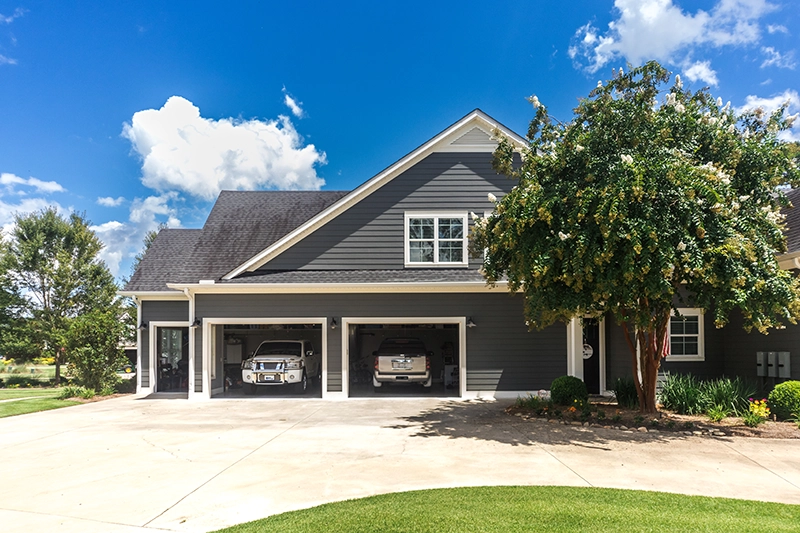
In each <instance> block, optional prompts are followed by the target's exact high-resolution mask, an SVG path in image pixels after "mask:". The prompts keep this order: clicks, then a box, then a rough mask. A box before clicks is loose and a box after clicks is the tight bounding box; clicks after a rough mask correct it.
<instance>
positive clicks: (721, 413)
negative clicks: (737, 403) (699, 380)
mask: <svg viewBox="0 0 800 533" xmlns="http://www.w3.org/2000/svg"><path fill="white" fill-rule="evenodd" d="M729 414H730V410H729V409H728V408H727V407H725V406H723V405H714V406H712V407H711V408H710V409H708V418H709V420H711V421H712V422H719V421H720V420H722V419H723V418H725V417H726V416H728V415H729Z"/></svg>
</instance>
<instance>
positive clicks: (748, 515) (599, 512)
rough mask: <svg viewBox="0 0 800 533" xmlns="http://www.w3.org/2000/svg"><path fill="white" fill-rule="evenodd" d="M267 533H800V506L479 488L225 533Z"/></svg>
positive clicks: (286, 517)
mask: <svg viewBox="0 0 800 533" xmlns="http://www.w3.org/2000/svg"><path fill="white" fill-rule="evenodd" d="M687 482H688V481H687ZM746 496H747V494H742V497H746ZM267 531H280V532H281V533H301V532H303V533H305V532H307V533H319V532H322V531H324V532H325V533H339V532H341V533H372V532H381V533H455V532H459V533H462V532H463V533H467V532H469V533H495V532H497V533H515V532H526V533H527V532H531V531H537V532H538V531H542V532H544V531H546V532H551V531H563V532H582V531H585V532H587V533H599V532H616V531H625V532H631V531H633V532H645V531H648V532H652V531H669V532H671V533H675V532H683V531H686V532H689V531H691V532H695V531H707V532H714V533H719V532H736V533H740V532H745V531H746V532H748V533H756V532H765V533H767V532H770V533H774V532H780V531H800V505H783V504H777V503H763V502H755V501H748V500H732V499H725V498H706V497H700V496H681V495H677V494H666V493H661V492H645V491H632V490H616V489H595V488H576V487H477V488H459V489H437V490H426V491H416V492H403V493H396V494H386V495H382V496H374V497H371V498H364V499H360V500H349V501H345V502H339V503H331V504H326V505H321V506H319V507H314V508H312V509H306V510H303V511H295V512H291V513H284V514H280V515H275V516H272V517H269V518H265V519H263V520H257V521H255V522H249V523H247V524H240V525H238V526H234V527H231V528H228V529H222V530H220V532H226V533H255V532H267Z"/></svg>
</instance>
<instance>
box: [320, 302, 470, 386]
mask: <svg viewBox="0 0 800 533" xmlns="http://www.w3.org/2000/svg"><path fill="white" fill-rule="evenodd" d="M351 324H354V325H359V324H458V396H459V398H463V397H464V391H465V390H466V387H467V317H465V316H461V317H458V316H448V317H436V316H429V317H342V392H341V393H332V394H331V396H333V395H334V394H335V395H337V396H341V397H344V398H349V397H350V372H349V369H350V343H349V339H348V331H349V327H348V326H350V325H351ZM323 372H325V367H323ZM324 379H325V378H324V377H323V380H324Z"/></svg>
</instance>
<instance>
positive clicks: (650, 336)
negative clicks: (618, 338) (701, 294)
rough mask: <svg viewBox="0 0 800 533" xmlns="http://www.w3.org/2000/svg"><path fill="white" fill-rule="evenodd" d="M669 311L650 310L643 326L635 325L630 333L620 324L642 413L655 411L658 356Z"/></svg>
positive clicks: (661, 353) (662, 351)
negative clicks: (650, 315) (648, 322)
mask: <svg viewBox="0 0 800 533" xmlns="http://www.w3.org/2000/svg"><path fill="white" fill-rule="evenodd" d="M669 316H670V310H669V309H667V310H666V311H664V312H659V313H654V315H653V317H652V319H651V321H650V324H649V325H648V327H647V328H636V329H635V330H634V331H635V333H634V336H633V337H632V336H631V332H630V329H629V328H628V324H623V330H624V332H625V338H626V340H627V341H628V348H629V349H630V351H631V361H632V363H633V364H632V367H633V368H632V370H633V381H634V383H635V384H636V393H637V395H638V397H639V410H640V411H641V412H642V413H645V414H654V413H656V412H658V405H657V403H656V402H657V400H656V384H657V382H658V370H659V368H661V359H663V356H664V354H665V353H666V351H667V326H668V325H669Z"/></svg>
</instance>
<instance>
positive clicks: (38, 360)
mask: <svg viewBox="0 0 800 533" xmlns="http://www.w3.org/2000/svg"><path fill="white" fill-rule="evenodd" d="M33 364H35V365H54V364H56V358H55V357H45V356H43V357H34V358H33Z"/></svg>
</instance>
